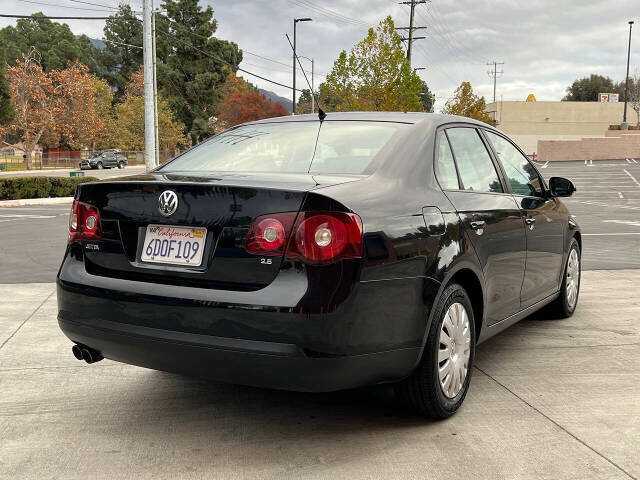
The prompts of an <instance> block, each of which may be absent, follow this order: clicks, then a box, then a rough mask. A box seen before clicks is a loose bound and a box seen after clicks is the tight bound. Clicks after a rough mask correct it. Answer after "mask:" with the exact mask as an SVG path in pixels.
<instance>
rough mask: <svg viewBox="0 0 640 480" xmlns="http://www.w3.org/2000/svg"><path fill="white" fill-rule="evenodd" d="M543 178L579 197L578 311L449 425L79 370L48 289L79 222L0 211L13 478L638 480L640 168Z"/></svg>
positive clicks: (371, 407)
mask: <svg viewBox="0 0 640 480" xmlns="http://www.w3.org/2000/svg"><path fill="white" fill-rule="evenodd" d="M540 166H541V167H544V168H541V172H542V173H543V174H544V175H545V176H546V177H551V176H566V177H568V178H570V179H572V180H573V181H574V182H575V184H576V186H577V188H578V192H577V193H576V195H575V196H574V197H572V198H570V199H568V200H567V203H568V205H569V207H570V209H571V211H572V213H573V214H575V215H576V218H577V220H578V222H579V223H580V224H581V226H582V229H583V235H584V252H583V266H584V268H585V269H586V270H589V271H586V272H585V273H584V275H583V280H582V291H581V294H580V303H579V306H578V310H577V312H576V314H575V315H574V316H573V317H572V318H570V319H567V320H562V321H553V320H549V319H546V318H545V317H544V316H543V315H541V314H538V315H534V316H533V317H531V318H528V319H526V320H523V321H522V322H520V323H519V324H517V325H516V326H514V327H511V328H510V329H508V330H506V331H505V332H503V333H501V334H500V335H498V336H497V337H494V338H493V339H490V340H489V341H487V342H486V343H484V344H482V345H481V346H480V347H479V348H478V352H477V358H476V368H475V370H474V372H473V380H472V385H471V389H470V391H469V394H468V396H467V399H466V401H465V404H464V406H463V407H462V409H461V410H460V411H459V412H458V414H456V415H455V416H454V417H452V418H450V419H448V420H446V421H443V422H432V421H427V420H424V419H420V418H417V417H415V416H412V415H410V414H408V413H406V412H405V411H403V410H402V409H401V408H400V407H398V406H397V405H396V403H395V401H394V398H393V394H392V392H391V390H390V388H388V387H386V386H379V387H375V388H369V389H360V390H355V391H348V392H340V393H333V394H322V395H320V394H300V393H290V392H279V391H271V390H261V389H255V388H249V387H241V386H233V385H226V384H221V383H213V382H205V381H201V380H196V379H189V378H185V377H181V376H177V375H172V374H167V373H162V372H155V371H151V370H146V369H141V368H137V367H132V366H128V365H123V364H118V363H116V362H112V361H110V360H105V361H102V362H100V363H98V364H95V365H86V364H84V363H81V362H78V361H77V360H75V359H74V358H73V356H72V355H71V352H70V347H71V343H70V342H69V341H68V340H67V339H66V338H65V337H64V336H63V335H62V334H61V333H60V332H59V330H58V327H57V322H56V313H57V312H56V299H55V288H54V285H53V283H52V282H53V281H54V279H55V273H56V271H57V268H58V265H59V262H60V260H61V256H62V253H63V249H64V245H65V243H66V228H67V227H66V223H67V218H68V217H67V214H68V209H69V206H68V205H52V206H46V207H45V206H38V207H21V208H2V209H0V274H1V278H0V283H1V284H3V285H2V289H3V296H2V308H0V478H23V479H24V478H89V477H92V478H136V479H138V478H153V479H157V478H221V479H222V478H224V479H228V478H349V479H360V478H362V479H378V478H402V479H405V478H434V479H435V478H438V479H440V478H454V479H456V478H474V479H479V478H482V479H484V478H486V479H511V478H521V479H541V478H547V479H586V478H597V479H621V478H631V479H637V478H640V455H638V451H640V323H638V313H639V312H640V299H639V297H638V295H637V292H638V291H639V290H640V220H639V218H640V215H639V211H640V183H639V182H640V160H639V161H638V163H636V164H634V163H633V162H627V161H622V162H620V161H618V162H601V163H596V162H594V163H593V165H589V164H586V165H585V164H584V163H582V162H580V163H578V162H570V163H562V164H547V165H546V166H545V165H544V164H541V165H540ZM635 269H637V270H635Z"/></svg>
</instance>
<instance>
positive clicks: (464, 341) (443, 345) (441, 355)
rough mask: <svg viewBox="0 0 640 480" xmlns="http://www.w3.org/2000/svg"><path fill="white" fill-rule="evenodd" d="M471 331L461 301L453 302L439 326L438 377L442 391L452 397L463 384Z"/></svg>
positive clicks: (466, 372)
mask: <svg viewBox="0 0 640 480" xmlns="http://www.w3.org/2000/svg"><path fill="white" fill-rule="evenodd" d="M470 355H471V331H470V327H469V315H468V314H467V310H466V309H465V308H464V306H463V305H462V304H461V303H453V304H452V305H451V306H450V307H449V309H448V310H447V313H446V314H445V316H444V320H443V322H442V326H441V327H440V348H439V349H438V377H439V379H440V387H441V388H442V393H444V395H445V396H446V397H447V398H454V397H455V396H456V395H457V394H458V393H459V392H460V390H462V387H463V385H464V382H465V380H466V379H467V374H468V371H469V357H470Z"/></svg>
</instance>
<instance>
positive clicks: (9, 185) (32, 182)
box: [0, 177, 98, 200]
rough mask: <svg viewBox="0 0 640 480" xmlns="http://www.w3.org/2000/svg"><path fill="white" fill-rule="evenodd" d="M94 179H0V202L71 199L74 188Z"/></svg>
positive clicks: (74, 191) (94, 180) (95, 179)
mask: <svg viewBox="0 0 640 480" xmlns="http://www.w3.org/2000/svg"><path fill="white" fill-rule="evenodd" d="M96 181H98V179H97V178H95V177H69V178H65V177H15V178H3V179H0V200H19V199H21V198H47V197H72V196H73V195H75V193H76V186H77V185H78V184H79V183H84V182H96Z"/></svg>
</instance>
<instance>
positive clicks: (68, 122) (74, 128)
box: [42, 62, 104, 150]
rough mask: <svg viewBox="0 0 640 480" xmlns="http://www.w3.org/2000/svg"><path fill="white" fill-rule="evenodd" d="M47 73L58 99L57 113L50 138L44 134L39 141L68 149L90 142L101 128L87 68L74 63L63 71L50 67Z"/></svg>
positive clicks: (101, 123)
mask: <svg viewBox="0 0 640 480" xmlns="http://www.w3.org/2000/svg"><path fill="white" fill-rule="evenodd" d="M49 76H50V77H51V80H52V83H53V87H54V92H55V96H56V97H57V101H58V102H59V107H58V108H59V116H58V117H57V118H56V126H55V129H54V130H53V135H52V141H49V135H46V136H43V138H44V139H46V140H47V141H43V142H42V143H43V144H45V145H47V146H49V147H63V148H70V149H72V150H78V149H80V148H81V147H82V146H84V145H91V144H92V143H93V142H94V141H95V139H96V137H97V135H98V133H99V132H101V131H102V130H104V123H103V121H102V119H101V118H100V117H99V116H98V115H97V114H96V109H95V89H94V87H93V82H92V78H91V76H90V75H89V68H88V67H87V66H85V65H82V64H81V63H79V62H76V63H74V64H73V65H71V66H70V67H69V68H65V69H63V70H52V71H51V72H50V73H49Z"/></svg>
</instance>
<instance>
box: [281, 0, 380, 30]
mask: <svg viewBox="0 0 640 480" xmlns="http://www.w3.org/2000/svg"><path fill="white" fill-rule="evenodd" d="M289 2H291V3H293V4H295V5H298V6H299V7H304V8H308V9H310V10H313V11H314V12H316V13H319V14H320V15H323V16H325V17H327V18H330V19H332V20H338V21H339V22H343V23H350V24H351V25H359V26H365V27H368V26H369V25H368V24H367V23H366V22H363V21H362V20H358V19H355V18H351V17H348V16H346V15H342V14H341V13H338V12H336V11H334V10H330V9H328V8H325V7H320V6H318V5H315V4H313V3H311V2H310V1H308V0H289Z"/></svg>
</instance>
